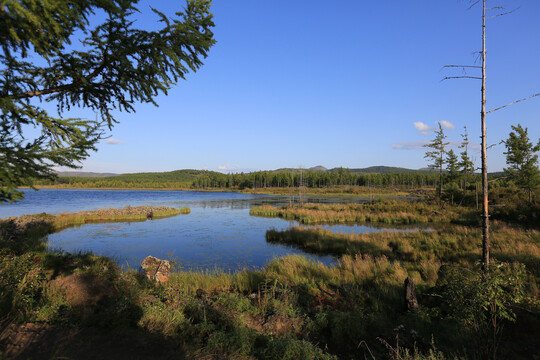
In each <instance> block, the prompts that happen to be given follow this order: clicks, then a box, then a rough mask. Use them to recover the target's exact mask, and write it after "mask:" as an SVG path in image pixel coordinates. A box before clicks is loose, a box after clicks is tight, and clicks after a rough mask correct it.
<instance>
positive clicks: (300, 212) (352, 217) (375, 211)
mask: <svg viewBox="0 0 540 360" xmlns="http://www.w3.org/2000/svg"><path fill="white" fill-rule="evenodd" d="M249 213H250V215H253V216H265V217H280V218H283V219H287V220H296V221H298V222H299V223H301V224H306V225H316V224H357V223H366V222H371V223H384V224H418V223H452V222H453V223H471V222H475V221H476V213H475V212H474V211H472V210H469V209H465V208H460V207H457V206H449V205H446V206H445V207H444V208H442V207H441V206H440V205H435V204H428V203H426V202H420V201H406V200H382V201H375V202H370V203H365V204H331V205H330V204H305V205H303V206H285V207H274V206H270V205H263V206H258V207H253V208H251V210H250V212H249Z"/></svg>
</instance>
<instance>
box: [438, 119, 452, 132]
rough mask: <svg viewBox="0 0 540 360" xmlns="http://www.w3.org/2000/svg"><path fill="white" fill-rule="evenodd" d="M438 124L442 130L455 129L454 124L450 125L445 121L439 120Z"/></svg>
mask: <svg viewBox="0 0 540 360" xmlns="http://www.w3.org/2000/svg"><path fill="white" fill-rule="evenodd" d="M439 124H441V125H442V127H443V128H444V129H447V130H448V129H455V128H456V127H455V126H454V124H452V123H451V122H450V121H446V120H441V121H439Z"/></svg>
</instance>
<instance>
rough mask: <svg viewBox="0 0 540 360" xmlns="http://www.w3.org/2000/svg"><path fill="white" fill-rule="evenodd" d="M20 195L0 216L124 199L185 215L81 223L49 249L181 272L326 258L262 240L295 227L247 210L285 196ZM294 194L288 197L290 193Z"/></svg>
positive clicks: (52, 238)
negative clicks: (167, 265)
mask: <svg viewBox="0 0 540 360" xmlns="http://www.w3.org/2000/svg"><path fill="white" fill-rule="evenodd" d="M25 195H26V199H25V200H24V201H21V202H20V203H16V204H15V205H12V206H4V207H0V217H7V216H19V215H22V214H35V213H40V212H43V210H46V211H47V212H48V213H52V214H56V213H60V212H66V211H68V212H77V211H83V210H95V209H99V208H109V207H116V208H121V207H124V206H127V205H131V206H139V205H153V206H172V207H184V206H187V207H190V208H191V214H189V215H179V216H175V217H171V218H166V219H158V220H153V221H145V222H134V223H104V224H87V225H84V226H81V227H77V228H70V229H66V230H64V231H61V232H59V233H56V234H52V235H49V236H48V238H47V239H46V240H47V243H48V247H49V249H51V250H52V249H57V250H63V251H68V252H77V251H91V252H93V253H95V254H97V255H105V256H110V257H113V258H114V259H115V260H116V261H117V263H118V264H119V265H120V266H123V267H128V268H138V267H139V264H140V263H141V261H142V259H143V258H144V257H146V256H148V255H152V256H156V257H158V258H161V259H171V260H175V261H177V262H178V263H179V265H180V267H181V268H182V269H186V270H213V269H221V270H224V271H238V270H241V269H243V268H260V267H262V266H264V265H265V264H266V263H267V262H268V261H270V260H272V259H273V258H276V257H281V256H285V255H288V254H303V255H305V256H307V257H309V258H312V259H314V260H317V261H321V262H323V263H325V264H333V263H335V262H336V259H335V258H333V257H331V256H317V255H309V254H306V253H303V252H302V251H301V250H299V249H294V248H290V247H287V246H284V245H280V244H269V243H267V242H266V237H265V235H266V231H267V230H268V229H271V228H274V229H277V230H285V229H287V228H289V227H290V226H296V225H297V223H296V222H291V221H287V220H283V219H279V218H262V217H254V216H250V215H249V209H250V208H251V207H252V206H259V205H263V204H270V205H275V206H282V205H287V204H289V202H290V201H291V198H290V197H289V196H268V195H253V194H239V193H230V192H199V191H148V190H40V191H39V192H27V193H26V194H25ZM293 200H295V199H293ZM366 200H367V199H362V198H355V197H321V198H317V197H307V198H306V199H305V201H306V202H322V203H336V202H365V201H366ZM325 228H328V229H330V230H332V231H336V232H358V233H363V232H372V231H381V228H378V227H374V226H362V225H354V226H345V225H333V226H326V227H325Z"/></svg>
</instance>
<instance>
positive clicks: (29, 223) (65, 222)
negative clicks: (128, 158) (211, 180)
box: [0, 206, 191, 238]
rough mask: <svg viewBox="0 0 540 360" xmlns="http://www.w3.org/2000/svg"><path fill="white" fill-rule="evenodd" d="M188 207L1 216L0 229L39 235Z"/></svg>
mask: <svg viewBox="0 0 540 360" xmlns="http://www.w3.org/2000/svg"><path fill="white" fill-rule="evenodd" d="M190 212H191V209H190V208H187V207H184V208H171V207H166V206H158V207H156V206H136V207H131V206H126V207H124V208H123V209H114V208H110V209H99V210H91V211H81V212H78V213H61V214H58V215H51V214H47V213H41V214H36V215H23V216H20V217H11V218H7V219H0V232H2V231H4V230H5V232H6V233H9V234H10V236H11V237H14V238H20V237H26V238H27V237H41V236H44V235H46V234H50V233H53V232H55V231H60V230H63V229H65V228H68V227H71V226H78V225H83V224H88V223H99V222H120V221H146V220H147V219H160V218H165V217H169V216H175V215H179V214H189V213H190Z"/></svg>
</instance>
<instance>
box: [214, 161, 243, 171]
mask: <svg viewBox="0 0 540 360" xmlns="http://www.w3.org/2000/svg"><path fill="white" fill-rule="evenodd" d="M217 168H218V170H221V171H228V170H238V169H239V168H240V166H238V165H234V166H231V165H230V164H229V163H227V164H225V165H219V166H218V167H217Z"/></svg>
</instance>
